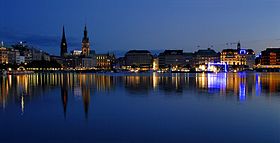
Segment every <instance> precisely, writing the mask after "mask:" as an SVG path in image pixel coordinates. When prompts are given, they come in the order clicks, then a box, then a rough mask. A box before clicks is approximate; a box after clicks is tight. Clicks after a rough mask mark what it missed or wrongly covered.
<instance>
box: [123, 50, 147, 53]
mask: <svg viewBox="0 0 280 143" xmlns="http://www.w3.org/2000/svg"><path fill="white" fill-rule="evenodd" d="M131 53H139V54H140V53H142V54H150V53H151V52H150V51H148V50H130V51H128V52H127V53H126V54H131Z"/></svg>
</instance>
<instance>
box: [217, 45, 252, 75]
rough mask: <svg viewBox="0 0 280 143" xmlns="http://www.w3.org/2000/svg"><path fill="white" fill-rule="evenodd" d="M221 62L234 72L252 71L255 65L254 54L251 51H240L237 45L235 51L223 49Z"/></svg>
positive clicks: (239, 46)
mask: <svg viewBox="0 0 280 143" xmlns="http://www.w3.org/2000/svg"><path fill="white" fill-rule="evenodd" d="M221 62H222V63H226V64H227V65H229V66H230V67H232V69H234V70H244V69H247V68H249V69H253V67H254V65H255V52H254V51H253V50H252V49H241V44H240V43H238V44H237V49H224V50H223V51H222V53H221Z"/></svg>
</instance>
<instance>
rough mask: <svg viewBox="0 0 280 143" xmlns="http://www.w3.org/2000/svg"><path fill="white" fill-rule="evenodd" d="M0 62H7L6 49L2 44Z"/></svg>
mask: <svg viewBox="0 0 280 143" xmlns="http://www.w3.org/2000/svg"><path fill="white" fill-rule="evenodd" d="M0 63H1V64H7V63H8V50H7V48H5V47H3V46H1V47H0Z"/></svg>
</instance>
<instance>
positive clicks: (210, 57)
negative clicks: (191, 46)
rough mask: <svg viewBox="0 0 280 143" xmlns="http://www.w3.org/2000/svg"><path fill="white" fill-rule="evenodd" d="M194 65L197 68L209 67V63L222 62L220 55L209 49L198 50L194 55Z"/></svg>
mask: <svg viewBox="0 0 280 143" xmlns="http://www.w3.org/2000/svg"><path fill="white" fill-rule="evenodd" d="M194 62H195V63H194V64H195V65H196V66H202V65H208V64H209V63H218V62H220V53H219V52H216V51H215V50H213V49H211V48H208V49H206V50H198V51H196V52H195V53H194Z"/></svg>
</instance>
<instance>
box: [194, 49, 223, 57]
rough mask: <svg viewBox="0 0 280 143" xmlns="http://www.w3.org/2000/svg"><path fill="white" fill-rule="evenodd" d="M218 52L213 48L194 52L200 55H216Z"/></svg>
mask: <svg viewBox="0 0 280 143" xmlns="http://www.w3.org/2000/svg"><path fill="white" fill-rule="evenodd" d="M218 54H219V53H217V52H216V51H215V50H213V49H210V48H208V49H206V50H198V51H197V52H195V55H201V56H217V55H218Z"/></svg>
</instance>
